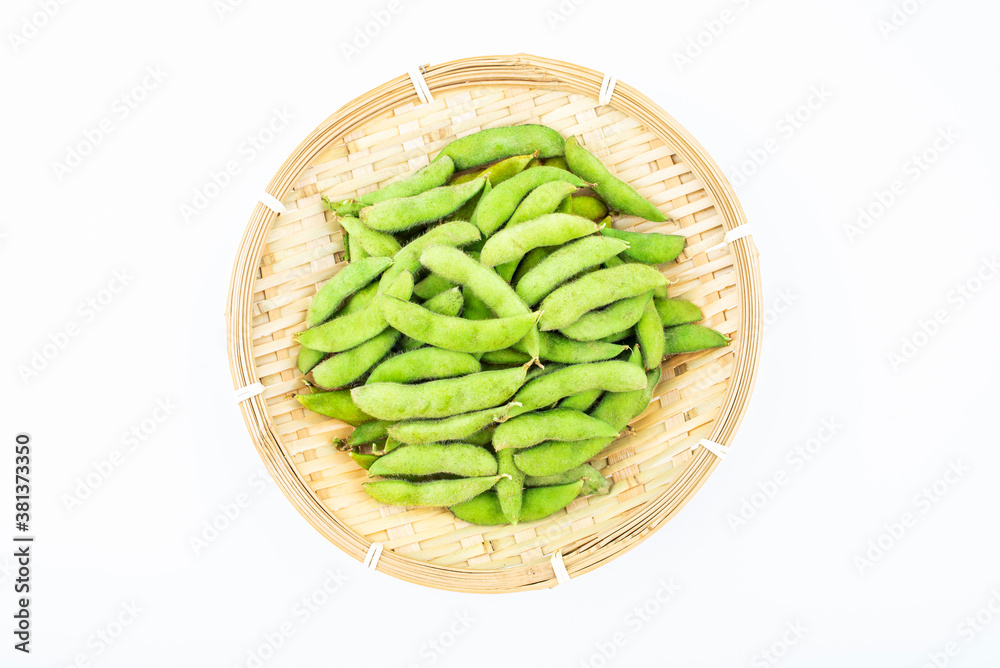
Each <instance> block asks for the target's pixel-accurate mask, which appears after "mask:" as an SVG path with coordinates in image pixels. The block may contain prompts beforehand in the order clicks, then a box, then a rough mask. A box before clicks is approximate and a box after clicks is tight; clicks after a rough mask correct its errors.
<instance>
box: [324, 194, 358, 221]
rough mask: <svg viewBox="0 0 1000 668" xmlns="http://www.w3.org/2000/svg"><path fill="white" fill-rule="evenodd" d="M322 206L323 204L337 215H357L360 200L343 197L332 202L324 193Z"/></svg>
mask: <svg viewBox="0 0 1000 668" xmlns="http://www.w3.org/2000/svg"><path fill="white" fill-rule="evenodd" d="M323 206H325V207H326V208H327V210H328V211H332V212H333V213H335V214H337V215H338V216H354V217H357V215H358V213H360V212H361V209H362V204H361V202H359V201H358V200H356V199H343V200H340V201H338V202H334V201H333V200H331V199H330V198H329V197H327V196H326V195H323Z"/></svg>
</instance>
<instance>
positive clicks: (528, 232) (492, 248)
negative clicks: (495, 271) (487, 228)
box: [479, 213, 598, 267]
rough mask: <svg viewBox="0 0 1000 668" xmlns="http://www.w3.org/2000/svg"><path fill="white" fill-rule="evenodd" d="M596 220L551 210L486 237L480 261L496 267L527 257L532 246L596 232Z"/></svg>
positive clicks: (548, 244) (554, 243) (557, 243)
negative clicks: (548, 212) (525, 255)
mask: <svg viewBox="0 0 1000 668" xmlns="http://www.w3.org/2000/svg"><path fill="white" fill-rule="evenodd" d="M597 229H598V228H597V225H595V224H594V222H593V221H590V220H587V219H586V218H580V217H579V216H572V215H569V214H565V213H550V214H546V215H544V216H541V217H539V218H536V219H535V220H529V221H528V222H525V223H521V224H520V225H515V226H514V227H507V228H505V229H502V230H500V231H499V232H497V233H496V234H495V235H493V236H492V237H490V238H489V239H487V240H486V243H485V244H483V250H482V252H481V253H480V255H479V261H480V263H482V264H483V265H484V266H487V267H494V266H496V265H498V264H503V263H505V262H514V261H515V260H520V259H521V258H522V257H524V254H525V253H527V252H528V251H530V250H531V249H532V248H539V247H541V246H559V245H562V244H564V243H566V242H568V241H572V240H573V239H579V238H580V237H584V236H587V235H588V234H593V233H594V232H596V231H597Z"/></svg>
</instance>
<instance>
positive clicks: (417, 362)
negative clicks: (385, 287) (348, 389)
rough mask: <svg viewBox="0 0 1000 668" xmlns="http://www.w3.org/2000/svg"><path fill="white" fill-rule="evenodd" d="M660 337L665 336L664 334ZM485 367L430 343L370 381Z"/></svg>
mask: <svg viewBox="0 0 1000 668" xmlns="http://www.w3.org/2000/svg"><path fill="white" fill-rule="evenodd" d="M660 339H661V340H662V339H663V336H662V335H661V336H660ZM481 370H482V369H481V367H480V365H479V360H477V359H476V358H475V357H473V356H472V355H470V354H468V353H456V352H455V351H453V350H444V349H442V348H434V347H432V346H427V347H424V348H417V349H416V350H411V351H409V352H405V353H402V354H400V355H395V356H393V357H390V358H389V359H387V360H385V361H384V362H382V363H381V364H379V365H378V366H377V367H375V368H374V369H373V370H372V372H371V375H369V376H368V380H367V381H366V382H369V383H412V382H415V381H418V380H428V379H431V378H453V377H454V376H464V375H465V374H467V373H477V372H479V371H481Z"/></svg>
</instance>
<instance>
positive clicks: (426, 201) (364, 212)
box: [359, 178, 486, 232]
mask: <svg viewBox="0 0 1000 668" xmlns="http://www.w3.org/2000/svg"><path fill="white" fill-rule="evenodd" d="M485 183H486V179H483V178H479V179H474V180H472V181H469V182H468V183H461V184H459V185H457V186H441V187H439V188H432V189H431V190H428V191H426V192H422V193H420V194H419V195H414V196H413V197H399V198H397V199H387V200H385V201H383V202H379V203H378V204H373V205H371V206H366V207H365V208H363V209H361V213H360V214H359V216H360V218H361V222H362V223H364V224H365V225H367V226H368V227H370V228H372V229H373V230H378V231H379V232H401V231H403V230H408V229H410V228H411V227H416V226H418V225H422V224H424V223H430V222H432V221H435V220H440V219H442V218H444V217H445V216H447V215H448V214H450V213H453V212H454V211H455V210H457V209H458V208H459V207H460V206H462V205H463V204H464V203H465V202H466V201H468V200H469V199H471V198H472V197H473V196H474V195H475V194H476V193H478V192H479V191H480V190H482V188H483V184H485Z"/></svg>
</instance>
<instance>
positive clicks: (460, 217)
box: [297, 125, 729, 525]
mask: <svg viewBox="0 0 1000 668" xmlns="http://www.w3.org/2000/svg"><path fill="white" fill-rule="evenodd" d="M324 203H325V204H326V206H327V208H328V209H329V210H330V211H332V212H334V213H335V214H336V216H337V219H338V220H339V221H340V224H341V227H342V228H343V234H344V237H345V244H344V246H345V255H346V256H347V259H348V261H349V264H348V265H347V266H346V267H345V268H344V269H342V270H341V271H340V272H339V273H338V274H336V275H335V276H334V277H333V278H332V279H331V280H330V281H328V282H327V283H326V284H325V285H323V287H322V288H321V289H320V290H319V292H318V293H317V294H316V296H315V297H314V298H313V300H312V303H311V305H310V307H309V310H308V313H307V316H306V324H307V327H308V329H306V330H305V331H303V332H301V333H299V334H298V335H297V339H298V342H299V343H300V344H301V349H300V351H299V357H298V368H299V371H301V372H302V373H303V374H307V375H308V377H309V378H308V379H307V381H306V382H307V384H308V385H310V387H311V388H312V391H311V392H310V393H308V394H299V395H297V398H298V400H299V401H300V402H301V403H302V405H303V406H305V407H306V408H308V409H309V410H312V411H315V412H317V413H320V414H322V415H326V416H329V417H333V418H337V419H340V420H343V421H345V422H347V423H349V424H351V425H353V426H354V427H355V430H354V431H353V432H352V433H351V435H350V436H349V437H348V438H347V439H343V440H339V441H338V442H337V446H338V447H339V448H341V449H343V450H349V451H350V455H351V457H352V458H353V459H354V460H355V461H356V462H357V463H358V464H359V465H360V466H361V467H362V468H364V469H366V470H367V471H368V475H369V476H371V477H372V478H373V480H371V481H370V482H366V483H365V484H364V489H365V492H367V493H368V495H369V496H371V497H372V498H373V499H375V500H377V501H379V502H381V503H385V504H392V505H402V506H438V507H447V508H449V509H450V510H451V512H452V513H454V515H455V516H456V517H458V518H460V519H462V520H464V521H466V522H470V523H472V524H481V525H496V524H517V523H518V522H529V521H534V520H538V519H541V518H543V517H546V516H548V515H551V514H552V513H554V512H556V511H558V510H561V509H562V508H564V507H566V506H567V505H568V504H569V503H571V502H572V501H573V500H574V499H575V498H577V497H578V496H583V495H589V494H607V493H608V492H609V489H610V486H611V485H610V482H609V481H608V480H607V479H605V478H604V476H603V475H602V474H601V473H600V471H598V470H597V469H595V468H594V467H593V466H591V465H589V464H588V463H587V462H588V461H589V460H590V459H592V458H594V457H595V456H596V455H597V454H598V453H600V452H601V451H602V450H603V449H604V448H605V447H607V446H608V445H609V444H610V443H611V442H613V441H614V440H615V439H616V438H618V436H619V434H620V433H621V432H622V431H623V430H625V429H626V428H627V426H628V423H629V422H630V421H631V420H633V419H634V418H636V417H637V416H638V415H639V414H640V413H642V412H643V411H644V410H645V408H646V407H647V405H648V404H649V402H650V398H651V397H652V394H653V390H654V388H655V387H656V384H657V383H658V382H659V380H660V364H661V362H662V361H663V359H664V357H666V356H669V355H676V354H680V353H688V352H695V351H698V350H705V349H708V348H716V347H719V346H724V345H727V344H728V343H729V339H728V338H726V337H725V336H723V335H722V334H720V333H718V332H716V331H714V330H712V329H709V328H707V327H703V326H701V325H699V324H697V322H698V321H700V320H702V319H703V316H702V313H701V311H700V310H699V308H698V307H697V306H695V305H694V304H692V303H691V302H688V301H683V300H679V299H671V298H670V297H668V296H667V281H666V279H665V278H664V276H663V275H662V274H661V273H660V271H659V269H658V268H657V266H658V265H661V264H664V263H667V262H672V261H674V259H675V258H677V256H678V255H680V253H681V252H682V251H683V249H684V238H683V237H681V236H674V235H665V234H656V233H639V232H627V231H622V230H617V229H615V228H614V227H613V226H612V224H611V220H612V219H611V217H610V216H609V215H608V214H609V212H617V213H619V214H625V215H631V216H638V217H640V218H644V219H646V220H650V221H664V220H667V218H666V216H665V215H663V213H662V212H660V210H659V209H657V208H656V207H655V206H654V205H653V204H652V203H651V202H649V201H647V200H646V199H644V198H643V197H642V196H641V195H640V194H639V193H638V192H636V190H635V189H634V188H632V187H631V186H630V185H629V184H627V183H625V182H624V181H621V180H620V179H618V178H616V177H615V176H614V175H613V174H611V172H609V171H608V170H607V168H606V167H605V166H604V165H603V164H602V163H601V161H600V160H598V159H597V158H596V157H595V156H594V155H592V154H591V153H589V152H588V151H587V150H586V149H585V148H583V147H582V146H580V144H579V143H578V142H577V141H576V139H575V138H574V137H570V138H569V139H563V137H562V136H561V135H560V134H559V133H558V132H556V131H555V130H553V129H551V128H548V127H545V126H543V125H517V126H511V127H498V128H490V129H487V130H482V131H480V132H476V133H474V134H470V135H468V136H465V137H462V138H461V139H457V140H455V141H453V142H451V143H450V144H448V145H447V146H446V147H445V148H444V149H443V150H442V151H441V152H440V153H439V154H438V155H437V156H436V157H435V158H434V160H433V161H431V163H430V164H429V165H427V166H426V167H423V168H422V169H419V170H417V171H415V172H413V173H411V174H409V175H406V176H404V177H403V178H400V179H398V180H396V181H394V182H393V183H390V184H389V185H387V186H384V187H382V188H380V189H378V190H376V191H374V192H370V193H367V194H365V195H362V196H361V197H360V198H359V199H358V200H344V201H340V202H331V201H329V200H328V199H326V198H324Z"/></svg>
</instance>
